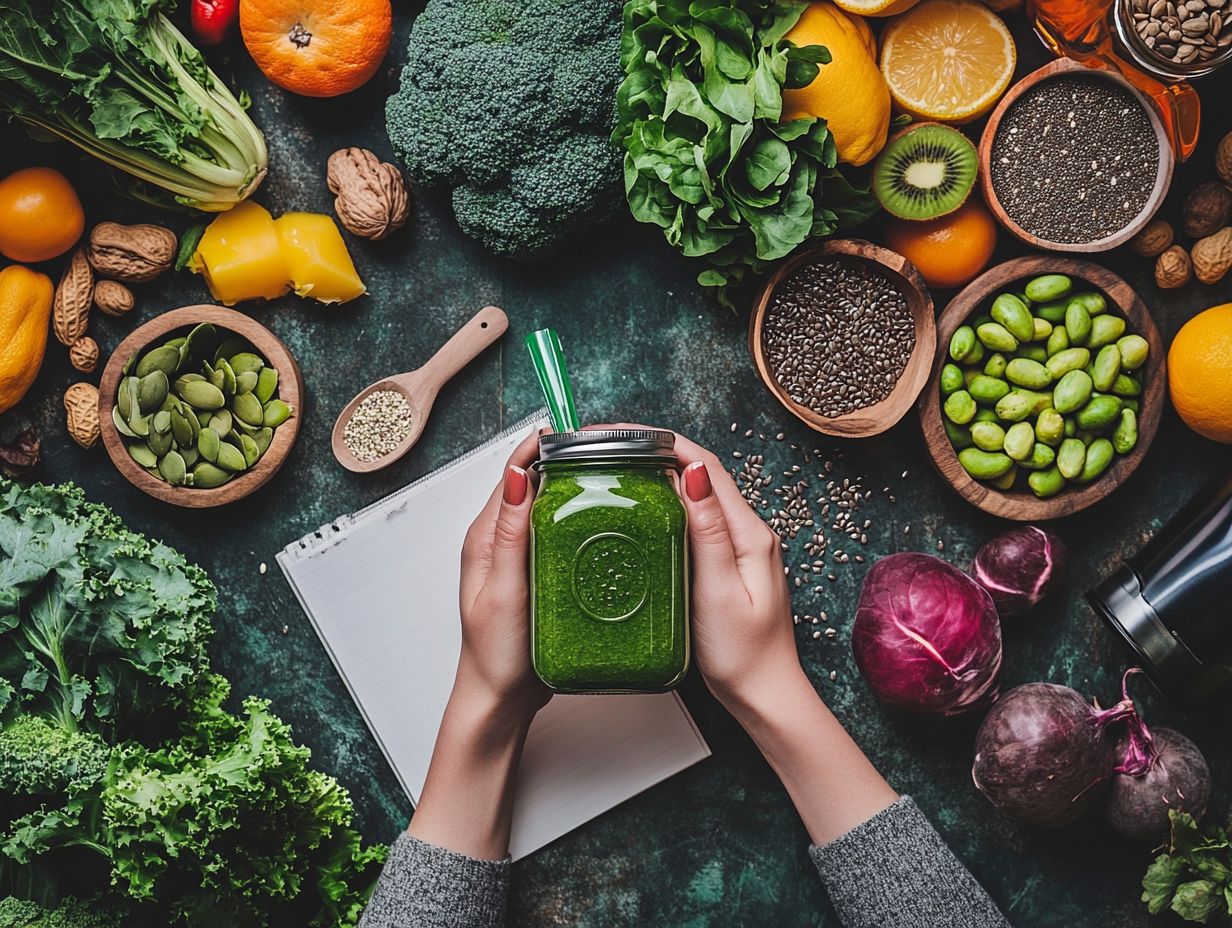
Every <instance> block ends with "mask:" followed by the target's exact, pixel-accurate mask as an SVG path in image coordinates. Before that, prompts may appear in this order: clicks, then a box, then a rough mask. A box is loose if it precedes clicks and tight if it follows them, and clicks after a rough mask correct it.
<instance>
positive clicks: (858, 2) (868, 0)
mask: <svg viewBox="0 0 1232 928" xmlns="http://www.w3.org/2000/svg"><path fill="white" fill-rule="evenodd" d="M835 2H836V3H837V4H838V5H839V6H840V7H841V8H842V9H844V10H846V11H847V12H848V13H855V14H856V15H857V16H897V15H898V14H899V13H905V12H907V11H908V10H909V9H911V8H912V7H913V6H915V5H916V4H917V3H919V2H920V0H835Z"/></svg>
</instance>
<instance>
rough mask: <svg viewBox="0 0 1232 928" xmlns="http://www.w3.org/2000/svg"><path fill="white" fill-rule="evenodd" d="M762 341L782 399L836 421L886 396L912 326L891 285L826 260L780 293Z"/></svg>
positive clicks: (909, 345) (851, 265)
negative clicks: (782, 394)
mask: <svg viewBox="0 0 1232 928" xmlns="http://www.w3.org/2000/svg"><path fill="white" fill-rule="evenodd" d="M761 339H762V348H763V350H764V351H765V355H766V361H767V363H768V365H769V367H770V371H771V374H772V375H773V377H774V379H775V380H776V381H777V382H778V384H779V385H780V386H781V387H782V388H783V389H784V390H786V391H787V395H788V396H790V397H791V398H792V400H794V401H795V402H797V403H799V404H800V405H801V406H807V407H808V408H809V409H812V410H813V411H814V412H817V413H819V414H821V415H823V416H826V417H827V418H834V417H836V416H842V415H846V414H847V413H850V412H854V411H855V410H857V409H863V408H865V407H866V406H872V405H873V404H875V403H879V402H881V401H882V400H884V399H885V398H886V397H887V396H889V395H890V393H891V392H892V391H893V390H894V385H895V384H896V383H898V380H899V378H900V377H902V375H903V371H904V370H905V369H906V367H907V361H908V360H909V359H910V358H911V352H912V350H913V349H914V348H915V323H914V322H913V320H912V318H911V311H910V310H909V309H908V307H907V299H906V297H905V296H904V295H903V293H902V291H901V290H899V289H898V288H897V287H896V286H895V285H894V283H893V282H892V281H890V279H889V278H888V277H886V276H885V275H883V274H880V273H878V272H877V271H875V270H874V269H873V268H871V267H870V266H869V265H868V264H867V263H865V262H860V261H848V260H843V259H829V260H823V261H818V262H817V263H815V264H810V265H807V266H806V267H803V268H801V269H800V270H798V271H796V272H795V273H794V274H792V275H791V276H790V277H788V278H786V279H785V280H784V281H783V282H782V283H781V284H780V285H779V286H778V288H777V290H776V291H775V294H774V298H773V299H772V300H771V302H770V305H769V306H768V307H767V309H766V318H765V321H764V323H763V325H762V332H761Z"/></svg>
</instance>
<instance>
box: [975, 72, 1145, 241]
mask: <svg viewBox="0 0 1232 928" xmlns="http://www.w3.org/2000/svg"><path fill="white" fill-rule="evenodd" d="M990 162H991V164H990V167H991V172H992V173H991V177H992V186H993V189H994V190H995V191H996V194H997V199H998V200H1000V202H1001V207H1002V208H1003V209H1004V210H1005V212H1006V215H1008V216H1009V217H1010V219H1012V220H1013V221H1014V222H1015V223H1017V224H1018V226H1019V227H1021V228H1022V229H1024V230H1025V231H1026V232H1029V233H1030V234H1031V235H1035V236H1037V237H1039V238H1041V239H1044V240H1045V241H1049V242H1057V243H1059V244H1085V243H1088V242H1096V241H1099V240H1100V239H1104V238H1107V237H1108V236H1110V235H1113V234H1115V233H1117V232H1119V231H1121V230H1122V229H1124V228H1125V227H1126V226H1128V225H1130V223H1132V222H1133V221H1134V220H1135V219H1136V218H1137V217H1138V216H1139V215H1140V214H1141V213H1142V210H1143V209H1144V208H1145V207H1146V205H1147V202H1148V200H1149V199H1150V196H1151V191H1152V190H1154V189H1155V175H1156V173H1157V172H1158V169H1159V143H1158V140H1157V139H1156V137H1155V131H1154V129H1153V128H1152V127H1151V121H1150V119H1149V118H1148V116H1147V113H1146V110H1145V109H1144V108H1143V106H1142V104H1141V103H1140V102H1139V101H1138V99H1137V97H1135V96H1134V95H1133V94H1132V93H1130V92H1129V91H1128V90H1126V89H1125V88H1123V87H1119V86H1117V85H1116V84H1113V83H1112V82H1110V81H1107V80H1099V79H1094V78H1090V77H1060V78H1054V79H1052V80H1046V81H1042V82H1040V83H1039V84H1036V85H1035V86H1034V87H1032V88H1031V89H1030V90H1028V91H1027V92H1026V93H1024V94H1023V95H1022V96H1021V97H1019V98H1018V99H1017V100H1015V101H1014V103H1013V104H1011V105H1010V107H1009V109H1008V110H1006V113H1005V116H1004V118H1003V119H1002V120H1001V124H1000V126H998V127H997V134H996V136H995V137H994V138H993V143H992V157H991V159H990Z"/></svg>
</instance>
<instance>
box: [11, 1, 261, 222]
mask: <svg viewBox="0 0 1232 928" xmlns="http://www.w3.org/2000/svg"><path fill="white" fill-rule="evenodd" d="M171 5H172V4H171V3H170V0H56V2H55V3H46V2H43V0H0V113H3V112H8V113H9V114H11V115H13V116H16V117H17V118H18V119H20V120H22V121H23V122H25V123H26V124H27V125H28V126H30V127H31V128H32V129H33V130H35V131H36V132H37V133H38V134H40V135H44V136H47V135H50V136H52V137H59V138H62V139H66V140H68V141H70V142H72V143H73V144H74V145H76V146H78V147H79V148H81V149H82V150H84V151H86V152H88V153H89V154H91V155H93V156H95V157H96V158H99V159H101V160H103V161H105V162H106V163H107V164H110V165H111V166H112V167H116V168H119V169H120V170H122V171H126V172H127V173H129V174H131V175H133V176H134V177H137V178H139V179H140V180H142V181H145V182H147V183H149V184H153V185H154V186H155V187H159V188H161V189H163V190H165V191H167V192H169V193H170V194H171V195H172V196H173V197H174V198H175V200H176V201H177V202H179V203H182V204H184V205H187V206H193V207H196V208H198V209H203V210H210V211H217V210H225V209H230V208H231V207H232V206H234V205H235V204H236V203H237V202H239V201H240V200H242V199H244V198H245V197H247V196H248V195H249V194H250V193H252V191H253V190H255V189H256V187H257V185H258V184H260V183H261V180H262V178H264V176H265V172H266V163H267V153H266V148H265V140H264V139H263V138H262V137H261V133H260V131H259V130H258V129H257V127H256V126H254V125H253V123H252V120H250V119H249V118H248V116H247V115H245V113H244V110H243V107H242V106H241V104H240V102H239V101H238V100H236V98H235V97H234V96H233V95H232V94H231V91H230V90H228V89H227V87H226V85H224V84H223V83H222V81H220V80H219V79H218V77H217V75H215V74H214V72H213V71H211V70H210V69H209V67H208V66H207V65H206V63H205V59H204V58H202V57H201V53H200V52H198V51H197V49H195V48H194V47H193V46H192V45H191V44H189V42H188V40H187V39H185V38H184V36H183V35H182V34H180V32H179V31H178V30H177V29H176V28H175V27H174V26H173V25H172V24H171V22H170V21H169V20H168V19H167V18H166V16H164V15H163V13H162V10H163V9H167V8H170V6H171Z"/></svg>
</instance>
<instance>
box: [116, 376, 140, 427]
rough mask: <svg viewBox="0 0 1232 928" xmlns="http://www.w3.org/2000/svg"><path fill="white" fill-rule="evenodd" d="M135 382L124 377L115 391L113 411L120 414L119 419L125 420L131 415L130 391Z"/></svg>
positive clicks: (131, 394)
mask: <svg viewBox="0 0 1232 928" xmlns="http://www.w3.org/2000/svg"><path fill="white" fill-rule="evenodd" d="M136 382H137V381H136V380H135V379H134V378H132V377H125V378H123V379H122V380H121V381H120V388H119V389H118V390H116V404H115V411H116V412H118V413H119V414H120V418H122V419H127V418H128V417H129V414H130V413H131V411H132V409H131V405H130V404H131V402H132V396H133V393H132V389H133V384H134V383H136Z"/></svg>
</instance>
